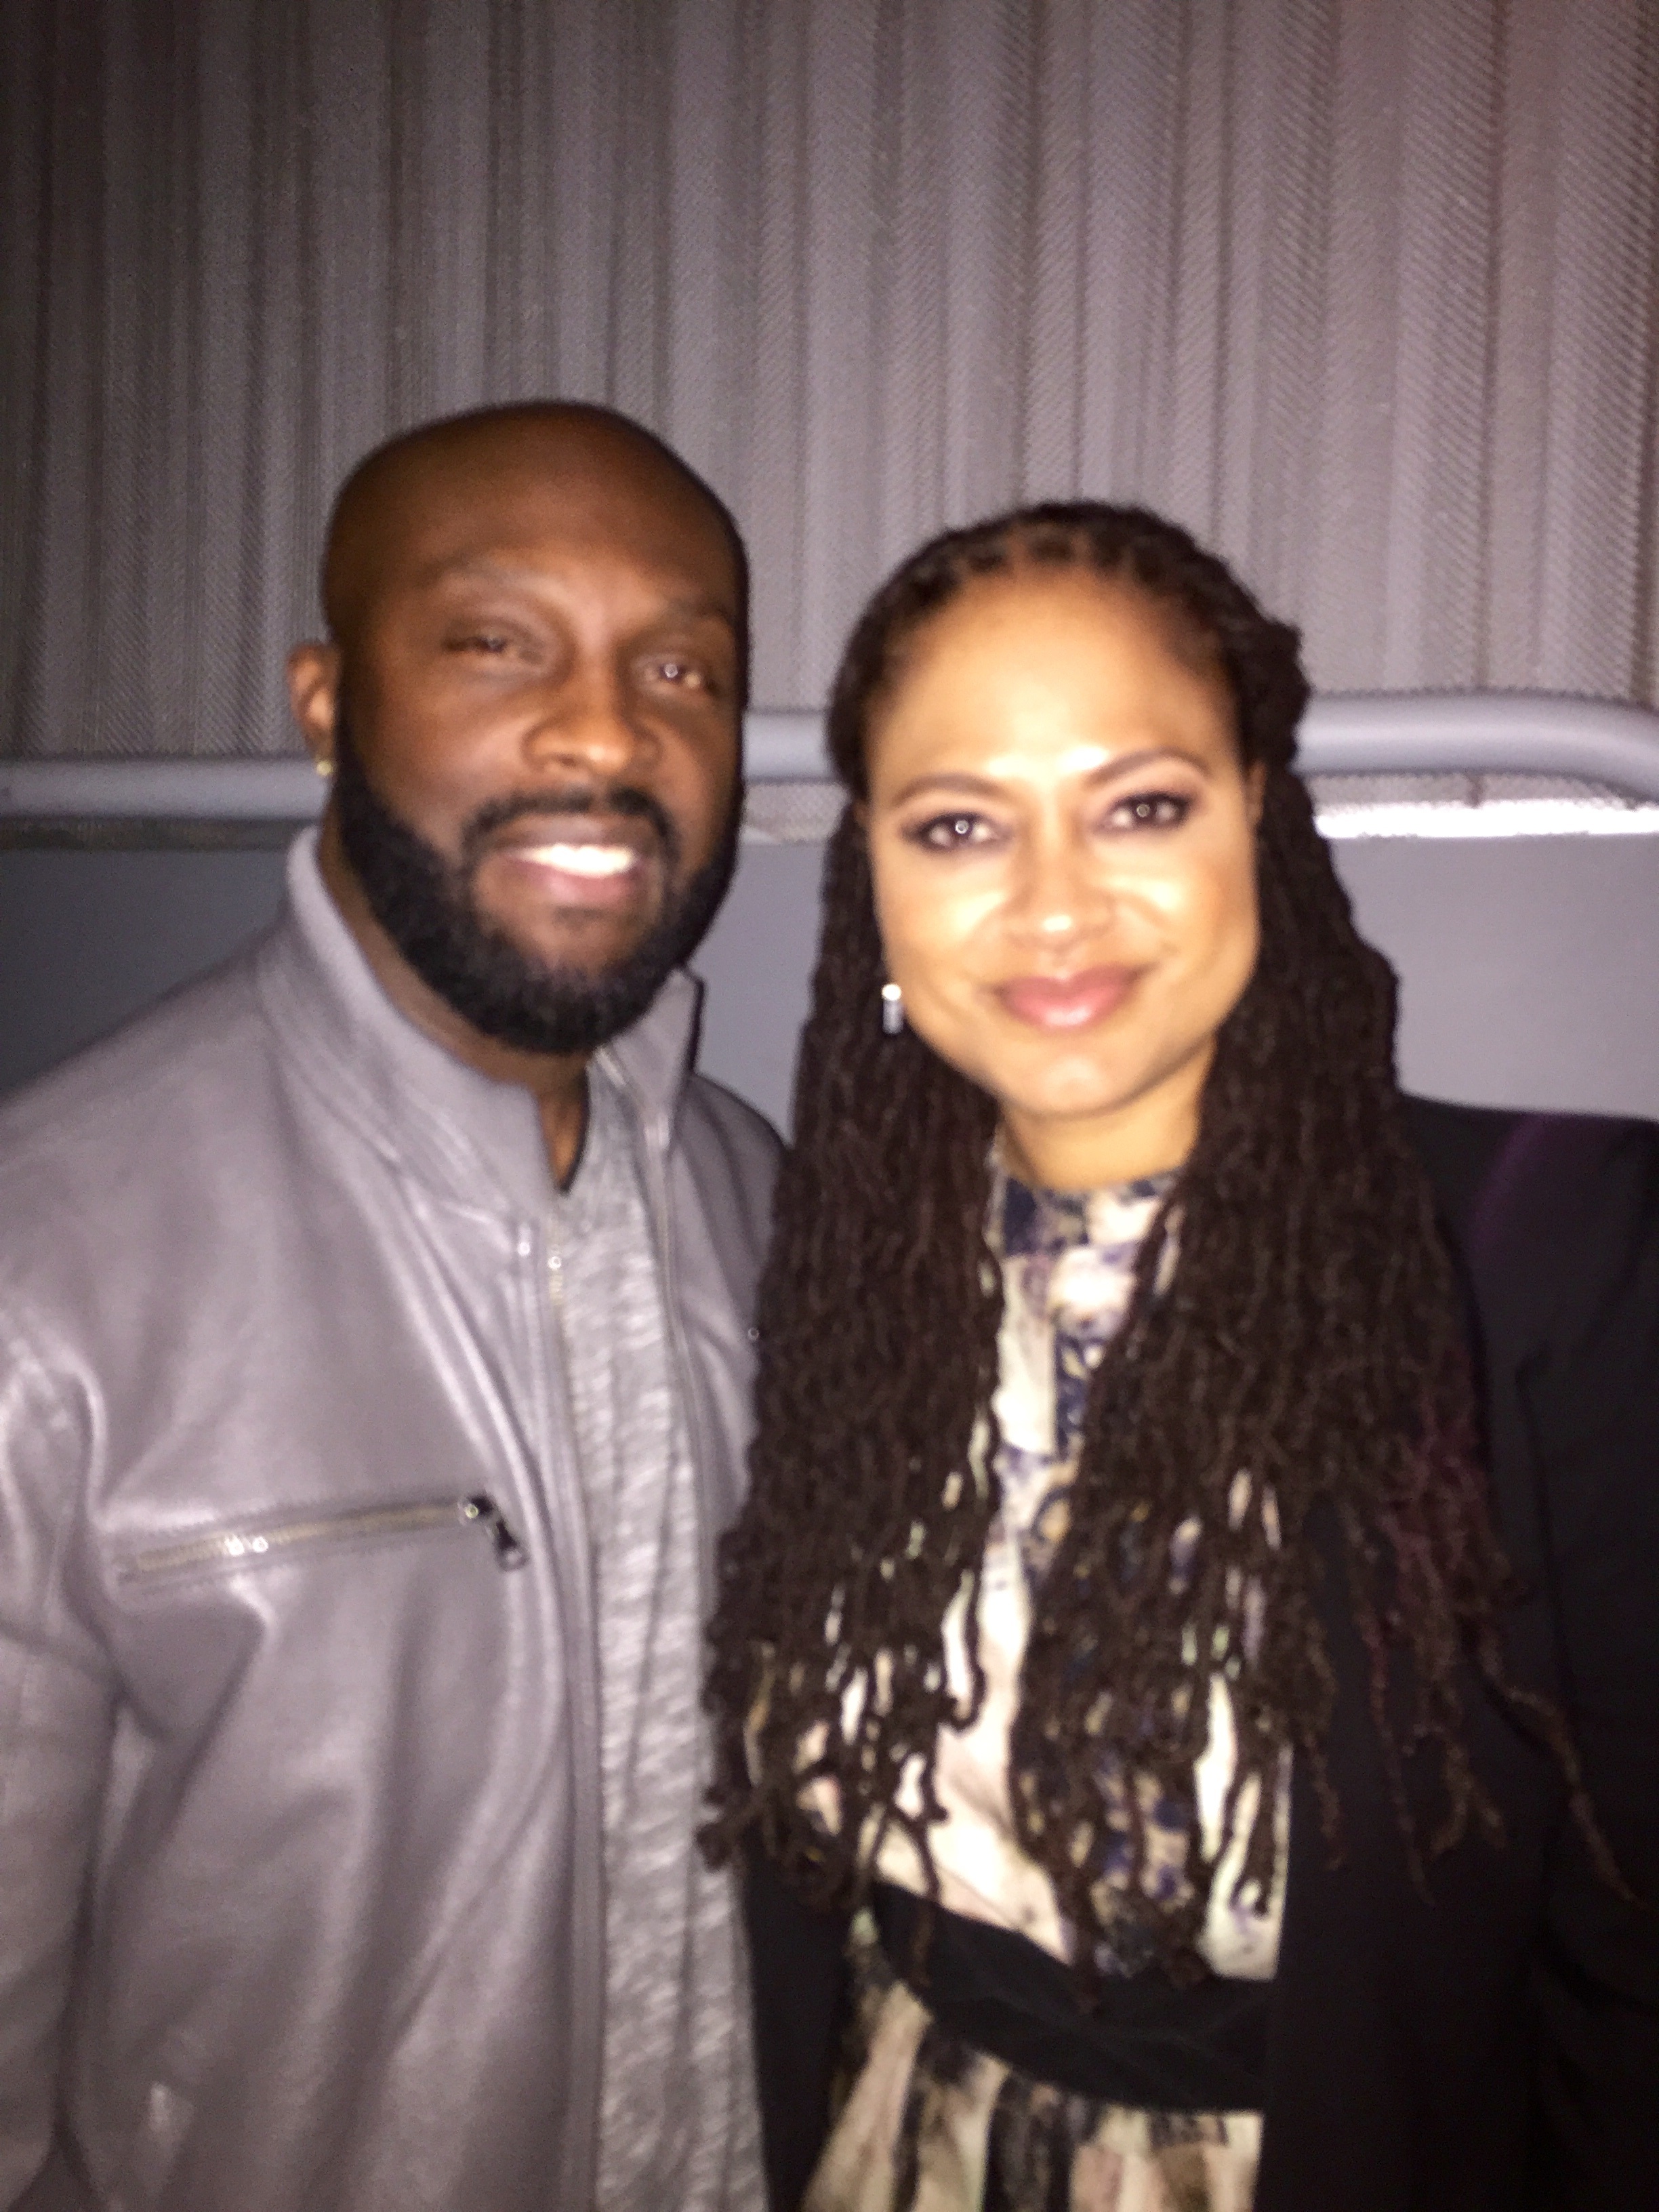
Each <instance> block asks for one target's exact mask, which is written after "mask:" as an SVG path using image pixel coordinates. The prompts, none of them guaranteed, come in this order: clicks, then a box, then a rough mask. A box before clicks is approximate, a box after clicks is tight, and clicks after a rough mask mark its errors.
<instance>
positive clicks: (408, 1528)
mask: <svg viewBox="0 0 1659 2212" xmlns="http://www.w3.org/2000/svg"><path fill="white" fill-rule="evenodd" d="M458 1523H459V1525H460V1526H461V1527H462V1528H483V1530H484V1531H485V1532H486V1533H487V1534H488V1535H489V1540H490V1542H491V1543H492V1545H493V1546H494V1547H495V1564H496V1565H497V1566H498V1567H500V1568H501V1570H502V1571H503V1572H507V1571H510V1570H511V1569H512V1568H513V1567H521V1566H523V1565H524V1563H525V1559H526V1553H525V1548H524V1546H523V1545H522V1544H521V1543H520V1541H519V1539H518V1538H517V1536H516V1535H515V1534H513V1529H512V1527H511V1525H510V1523H509V1522H508V1521H507V1516H506V1515H505V1514H504V1513H503V1512H502V1511H501V1507H500V1506H499V1505H497V1504H496V1503H495V1499H494V1498H491V1497H490V1496H489V1492H487V1491H479V1492H476V1493H475V1494H474V1495H473V1496H472V1497H471V1498H448V1499H445V1500H442V1501H437V1500H435V1501H434V1502H433V1503H431V1504H425V1505H369V1506H365V1507H363V1508H362V1510H360V1511H358V1512H356V1513H323V1514H314V1515H313V1516H311V1517H310V1518H309V1519H308V1520H304V1521H284V1522H278V1523H276V1525H275V1526H274V1527H271V1528H220V1529H216V1530H215V1531H214V1532H213V1533H212V1534H210V1535H205V1536H191V1537H188V1538H186V1539H185V1541H184V1542H183V1543H179V1544H161V1545H157V1546H156V1547H155V1548H154V1549H152V1550H150V1551H147V1552H137V1553H133V1554H132V1556H131V1558H130V1559H125V1560H123V1562H122V1563H121V1565H120V1566H119V1568H118V1570H117V1579H118V1581H120V1582H124V1583H132V1582H147V1581H149V1580H151V1579H152V1578H154V1577H157V1576H161V1575H176V1574H184V1573H187V1572H188V1571H189V1570H190V1569H191V1568H192V1567H207V1566H218V1565H236V1564H237V1563H239V1562H240V1561H241V1560H243V1559H270V1558H273V1557H275V1558H280V1557H281V1556H282V1554H283V1553H285V1552H291V1551H297V1550H301V1549H304V1548H305V1547H307V1546H310V1545H313V1544H326V1543H332V1542H338V1541H342V1540H343V1539H347V1538H349V1537H353V1536H402V1535H412V1534H416V1533H417V1532H419V1531H420V1530H422V1529H423V1528H454V1527H455V1526H456V1525H457V1524H458Z"/></svg>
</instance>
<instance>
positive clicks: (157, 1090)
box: [0, 940, 269, 1228]
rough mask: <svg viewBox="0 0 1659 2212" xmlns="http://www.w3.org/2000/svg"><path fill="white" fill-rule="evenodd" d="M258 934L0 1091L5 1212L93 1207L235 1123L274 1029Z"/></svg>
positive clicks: (198, 1149)
mask: <svg viewBox="0 0 1659 2212" xmlns="http://www.w3.org/2000/svg"><path fill="white" fill-rule="evenodd" d="M257 960H258V941H257V940H256V942H255V943H254V944H252V945H248V946H246V947H244V948H243V950H242V951H240V952H237V953H235V954H234V955H233V956H232V957H231V958H230V959H229V960H228V961H226V962H225V963H223V964H222V966H220V967H217V968H216V969H212V970H210V972H209V973H208V974H207V975H203V976H201V977H199V978H197V980H196V981H193V982H189V983H185V984H184V985H182V986H180V987H179V989H177V990H175V991H173V992H172V993H170V994H168V995H167V997H166V998H165V999H163V1000H160V1001H159V1002H158V1003H157V1004H156V1005H155V1006H151V1007H149V1008H147V1009H146V1010H145V1011H144V1012H143V1013H140V1014H138V1015H137V1016H135V1017H134V1018H132V1019H131V1021H129V1022H127V1023H125V1024H123V1025H122V1027H121V1028H119V1029H118V1030H114V1031H112V1033H111V1034H110V1035H109V1036H106V1037H103V1038H100V1040H99V1041H98V1042H96V1043H95V1044H91V1045H88V1046H87V1047H85V1048H83V1049H82V1051H80V1052H78V1053H76V1054H74V1055H73V1056H72V1057H71V1058H70V1059H69V1060H64V1062H63V1063H62V1064H61V1065H60V1066H58V1067H55V1068H53V1069H52V1070H51V1071H50V1072H49V1073H46V1074H45V1075H42V1076H39V1077H37V1078H36V1079H34V1081H33V1082H32V1083H29V1084H27V1085H24V1086H23V1087H22V1088H21V1090H18V1091H14V1092H13V1093H12V1094H11V1095H10V1096H9V1097H7V1098H5V1099H3V1100H0V1218H3V1220H4V1222H5V1224H6V1225H7V1226H8V1228H11V1227H14V1226H15V1225H17V1224H18V1223H19V1222H20V1220H21V1219H22V1218H27V1216H29V1215H30V1214H33V1213H39V1212H40V1211H41V1210H42V1208H43V1207H48V1206H49V1207H51V1208H52V1209H54V1210H58V1211H59V1212H61V1210H62V1209H63V1208H64V1207H65V1206H73V1207H74V1210H76V1211H77V1212H78V1211H87V1210H89V1209H94V1208H96V1207H97V1206H100V1205H103V1204H106V1203H107V1202H108V1201H109V1200H110V1198H111V1197H112V1196H113V1195H115V1194H119V1193H120V1192H122V1191H124V1190H126V1189H129V1188H131V1187H132V1186H133V1184H134V1183H135V1182H136V1183H138V1184H140V1185H142V1184H143V1183H144V1182H149V1181H151V1180H152V1179H154V1178H155V1176H157V1174H158V1171H159V1170H161V1169H162V1168H163V1166H164V1164H166V1163H167V1161H168V1160H169V1159H171V1158H182V1159H185V1160H186V1161H190V1160H195V1161H198V1162H201V1163H202V1164H204V1166H205V1163H206V1160H207V1158H210V1157H211V1155H212V1153H213V1152H214V1149H215V1147H214V1145H213V1143H212V1142H211V1140H210V1139H211V1134H212V1133H213V1132H215V1131H217V1132H219V1133H221V1134H222V1133H225V1132H226V1131H227V1130H228V1129H232V1128H234V1126H235V1123H236V1121H237V1119H238V1118H239V1116H240V1114H241V1113H242V1112H244V1111H245V1110H246V1095H247V1090H248V1085H249V1082H250V1079H251V1078H252V1079H256V1080H257V1078H255V1077H254V1070H255V1067H256V1066H258V1065H259V1064H261V1063H262V1062H263V1061H264V1060H265V1059H267V1058H268V1056H269V1055H268V1046H269V1033H268V1029H267V1025H266V1023H265V1021H264V1014H263V1011H262V1009H261V1006H260V1003H259V998H258V987H257V982H256V965H257Z"/></svg>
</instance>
